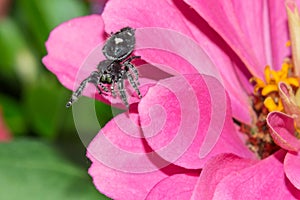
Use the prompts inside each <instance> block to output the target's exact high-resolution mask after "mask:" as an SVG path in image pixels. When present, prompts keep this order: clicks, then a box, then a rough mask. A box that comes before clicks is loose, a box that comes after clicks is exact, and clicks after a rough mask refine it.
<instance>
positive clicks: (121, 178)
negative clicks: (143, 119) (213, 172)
mask: <svg viewBox="0 0 300 200" xmlns="http://www.w3.org/2000/svg"><path fill="white" fill-rule="evenodd" d="M138 120H139V119H138V115H137V114H134V113H131V114H120V115H118V116H116V117H115V118H113V119H112V120H111V121H110V122H109V123H108V124H107V125H106V126H105V127H104V128H103V129H102V130H101V131H100V132H99V133H98V135H97V136H96V137H95V138H94V139H93V141H92V142H91V143H90V145H89V146H88V148H87V156H88V157H89V158H90V160H91V161H92V165H91V167H90V169H89V174H90V175H91V176H92V177H93V181H94V184H95V186H96V188H97V189H98V190H99V191H100V192H102V193H104V194H105V195H107V196H109V197H111V198H113V199H124V198H125V197H126V199H144V198H145V197H146V196H147V194H148V193H149V192H150V190H151V189H152V188H153V187H154V186H155V185H156V184H157V183H158V182H159V181H161V180H162V179H164V178H166V177H168V176H171V175H174V174H176V173H188V172H189V171H188V170H186V169H183V168H180V167H178V166H175V165H173V164H170V163H167V164H166V165H165V166H166V167H163V168H159V167H158V166H159V165H160V163H162V162H163V161H162V159H161V158H159V157H158V156H157V155H156V154H155V152H152V150H151V149H150V148H149V147H148V145H147V142H146V141H145V140H144V139H142V138H141V135H140V134H141V132H140V127H139V126H138V125H137V124H138ZM165 163H166V162H165ZM167 165H168V166H167Z"/></svg>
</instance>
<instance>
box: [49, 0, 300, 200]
mask: <svg viewBox="0 0 300 200" xmlns="http://www.w3.org/2000/svg"><path fill="white" fill-rule="evenodd" d="M283 13H284V14H283ZM286 19H287V18H286V15H285V7H284V1H234V0H232V1H230V2H229V1H226V3H225V2H224V1H217V0H216V1H202V0H200V1H199V0H198V1H194V0H185V1H184V2H181V1H156V2H151V1H145V0H141V1H121V0H111V1H109V2H108V3H107V4H106V7H105V9H104V12H103V14H102V15H101V16H98V15H91V16H87V17H82V18H77V19H74V20H71V21H69V22H67V23H64V24H62V25H60V26H59V27H57V28H56V29H55V30H53V31H52V33H51V35H50V36H49V40H48V41H47V44H46V46H47V50H48V55H47V56H46V57H45V58H44V59H43V62H44V64H45V65H46V67H47V68H48V69H49V70H50V71H52V72H53V73H54V74H56V75H57V77H58V79H59V80H60V82H61V83H62V84H63V85H64V86H65V87H67V88H69V89H73V86H74V84H75V83H76V84H78V80H82V79H83V78H85V77H86V76H87V75H88V73H89V72H91V71H92V70H94V67H95V66H96V64H97V62H99V61H100V60H101V59H103V57H101V56H102V55H101V52H100V51H97V49H96V52H98V53H99V54H95V55H99V58H98V57H97V56H96V57H95V58H94V59H91V60H89V61H90V62H89V63H88V64H86V62H85V63H84V66H85V68H83V69H80V73H79V74H78V77H76V74H77V72H78V71H79V68H80V66H81V65H82V63H83V62H84V60H85V59H86V58H87V57H88V56H89V54H90V53H91V52H92V50H94V49H95V47H97V45H99V44H101V43H103V42H104V41H105V34H104V32H106V33H111V32H115V31H117V30H119V29H120V28H122V27H124V26H131V27H134V28H137V41H140V42H142V43H143V44H146V43H147V42H149V41H147V40H145V38H141V36H144V35H142V34H140V35H139V33H141V32H142V30H143V29H139V28H143V27H157V28H168V29H171V30H174V31H177V32H180V33H182V34H184V35H186V36H188V37H189V38H192V39H193V40H194V41H196V43H197V44H198V45H199V46H201V47H202V48H203V49H204V50H205V52H206V53H207V55H208V56H209V58H210V59H211V60H212V61H213V64H214V65H215V66H216V67H217V68H218V70H219V71H220V73H221V75H222V78H223V81H224V86H225V88H226V91H227V92H228V93H229V96H230V101H229V99H228V97H227V95H225V98H223V97H224V95H222V89H223V88H222V86H221V85H220V82H219V81H218V80H217V79H216V77H210V76H207V75H205V74H204V75H203V76H199V75H197V70H196V69H195V68H194V67H193V66H191V64H189V63H187V62H186V61H185V60H184V59H182V58H180V57H178V56H177V55H172V54H171V53H168V52H163V51H159V50H157V49H155V50H153V51H151V50H147V49H146V50H145V49H139V48H138V47H137V48H136V50H135V54H137V55H141V56H142V59H143V60H145V61H146V62H148V63H150V64H161V65H166V66H170V67H171V68H172V70H175V71H176V72H177V73H179V74H181V76H174V77H170V76H169V77H167V78H164V79H161V80H159V81H158V82H153V81H149V80H147V79H144V78H143V76H142V77H141V79H140V80H141V86H140V90H141V92H142V94H143V98H142V100H141V101H140V102H139V103H138V104H137V102H138V98H137V97H136V96H135V95H134V94H131V96H130V100H129V102H130V103H131V108H130V111H129V112H128V113H124V114H120V115H118V116H116V117H115V118H114V119H112V120H111V121H110V122H109V123H108V124H107V125H106V126H105V127H104V128H103V129H101V131H100V132H99V134H98V135H97V136H96V137H95V138H94V139H93V141H92V142H91V144H90V145H89V147H88V153H87V156H88V157H89V158H90V160H91V161H92V166H91V168H90V169H89V173H90V174H91V176H92V177H93V180H94V184H95V186H96V187H97V189H98V190H99V191H100V192H102V193H104V194H106V195H107V196H109V197H112V198H114V199H145V198H148V199H161V198H165V199H169V198H174V197H177V198H179V199H187V198H191V197H192V198H194V199H212V198H215V199H259V198H263V197H264V198H267V199H276V198H279V199H297V198H300V191H299V190H298V189H299V185H298V184H299V179H298V178H297V177H299V176H298V174H299V173H298V171H297V166H299V157H298V156H297V155H295V154H292V153H287V154H286V151H283V150H280V151H278V152H276V153H275V154H272V155H271V156H269V157H267V158H265V159H263V160H258V159H255V158H254V154H251V153H250V152H249V150H248V149H247V147H246V145H245V144H244V143H245V139H240V137H239V136H240V135H239V134H238V133H237V131H236V130H235V127H234V124H233V122H232V120H231V118H232V116H233V117H234V118H236V119H237V120H238V121H239V124H251V122H252V120H253V116H254V115H256V114H255V113H254V111H253V109H252V106H251V104H250V103H249V94H251V93H253V87H252V85H251V84H250V83H249V82H248V80H249V78H251V77H252V76H255V77H261V78H262V77H263V76H264V68H265V66H267V65H271V66H272V67H273V69H280V67H281V64H282V61H283V59H284V58H286V57H287V56H289V54H290V50H289V48H286V47H285V46H284V45H285V43H286V41H288V31H287V24H286V23H287V22H286ZM139 30H140V31H141V32H139ZM146 33H147V32H146ZM143 39H144V40H143ZM167 39H169V38H159V37H158V38H156V41H150V42H149V44H151V43H152V42H154V43H155V42H157V43H161V44H162V45H167V41H168V40H167ZM170 40H171V39H170ZM173 42H174V43H175V42H176V41H173ZM137 46H138V42H137ZM176 47H177V46H176ZM177 48H179V47H177ZM181 48H182V49H183V51H184V50H186V51H187V52H188V51H190V53H191V54H192V53H193V51H192V50H191V49H189V48H191V47H190V46H189V45H186V46H184V45H183V46H181ZM185 48H186V49H185ZM199 57H200V58H199V60H202V61H203V63H209V61H208V60H209V59H207V58H206V57H205V56H203V55H199ZM203 67H205V66H203ZM151 69H152V68H151ZM139 70H140V71H141V72H142V71H143V66H142V67H140V68H139ZM144 70H145V69H144ZM146 70H147V69H146ZM266 71H267V72H268V70H265V72H266ZM148 73H149V72H148ZM142 75H143V74H142ZM145 77H146V76H145ZM255 80H256V81H257V82H258V81H259V79H258V78H256V79H255ZM261 87H264V86H260V85H258V86H257V88H258V89H261ZM211 88H213V90H212V89H211ZM84 95H86V96H89V97H94V96H95V90H94V88H93V87H92V86H91V87H87V89H86V90H85V93H84ZM218 98H219V101H216V100H217V99H218ZM96 99H98V100H101V101H104V102H106V103H109V102H110V103H113V104H116V103H119V102H120V101H119V100H118V99H113V98H111V96H109V95H108V96H99V95H96ZM187 102H188V103H187ZM181 103H183V104H181ZM224 103H225V105H230V104H231V107H232V113H231V109H230V106H220V105H224ZM268 105H269V104H268ZM184 106H186V107H184ZM215 106H216V107H217V109H214V108H215ZM218 106H220V107H218ZM150 108H151V109H150ZM182 108H185V109H182ZM219 108H225V109H224V110H221V109H219ZM195 113H196V114H197V113H198V115H195ZM199 113H200V115H199ZM224 113H225V114H224ZM212 116H213V117H212ZM215 116H219V118H218V117H217V118H215ZM276 120H277V121H278V119H276ZM218 121H222V122H224V126H223V127H222V128H221V129H220V130H219V132H220V137H219V138H218V137H213V138H212V139H213V140H212V141H211V142H212V143H213V144H211V145H208V147H210V148H212V147H213V148H212V149H211V151H208V152H206V153H205V156H201V155H202V154H201V145H203V144H207V143H206V142H207V140H206V136H207V134H206V133H207V131H209V130H210V123H215V122H218ZM222 124H223V123H222ZM277 124H280V123H279V122H277ZM287 132H288V131H285V132H284V133H287ZM180 133H183V134H186V135H183V136H186V138H187V139H186V138H185V137H180V136H181V135H180ZM208 133H210V132H208ZM177 134H178V135H179V136H178V135H177ZM208 135H209V134H208ZM286 135H287V134H286ZM175 136H176V137H175ZM216 136H218V135H216ZM272 136H274V134H273V135H272ZM176 138H181V139H182V140H180V141H179V142H182V145H175V147H177V148H169V147H168V145H169V144H172V142H174V141H175V143H176V142H178V140H176ZM190 139H191V140H190ZM214 139H218V140H217V143H216V144H215V145H214V142H215V140H214ZM263 139H265V138H263ZM274 140H275V141H276V139H274ZM282 143H284V142H282ZM111 144H113V145H111ZM277 144H278V143H277ZM297 144H298V143H297ZM165 146H167V147H168V148H167V149H168V150H170V149H171V150H172V151H164V147H165ZM181 146H183V147H185V146H187V148H186V149H181ZM115 147H118V148H115ZM183 150H184V151H183ZM199 152H200V156H199ZM145 155H146V156H145ZM174 155H175V157H174ZM292 156H294V157H293V159H291V157H292ZM287 160H288V161H287ZM296 161H298V162H296ZM283 162H284V163H285V162H289V164H285V165H284V164H283ZM170 163H171V164H170ZM169 164H170V165H169ZM286 166H291V167H289V168H286ZM298 169H299V168H298ZM201 170H202V171H201ZM288 171H289V172H288ZM200 172H201V173H200ZM285 176H287V177H288V179H286V177H285ZM297 188H298V189H297Z"/></svg>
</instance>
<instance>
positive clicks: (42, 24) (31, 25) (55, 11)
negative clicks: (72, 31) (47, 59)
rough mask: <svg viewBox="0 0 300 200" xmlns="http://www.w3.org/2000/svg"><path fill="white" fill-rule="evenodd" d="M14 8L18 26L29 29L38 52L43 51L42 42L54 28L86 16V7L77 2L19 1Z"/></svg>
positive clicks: (52, 0) (55, 0)
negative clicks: (18, 22) (18, 21)
mask: <svg viewBox="0 0 300 200" xmlns="http://www.w3.org/2000/svg"><path fill="white" fill-rule="evenodd" d="M16 7H17V8H16V10H17V12H16V13H15V14H16V16H17V18H18V19H19V20H20V24H21V25H23V26H25V27H26V28H27V29H29V30H28V32H29V35H28V36H29V37H30V39H32V38H33V39H36V42H37V43H36V45H37V46H38V48H39V49H40V50H44V42H45V41H46V39H47V37H48V34H49V32H50V31H51V30H52V29H53V28H54V27H55V26H57V25H59V24H60V23H62V22H64V21H67V20H69V19H72V18H74V17H78V16H83V15H86V14H88V9H87V6H86V5H85V4H84V2H83V1H78V0H43V1H41V0H20V1H16Z"/></svg>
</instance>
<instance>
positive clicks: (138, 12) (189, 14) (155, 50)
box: [103, 0, 251, 123]
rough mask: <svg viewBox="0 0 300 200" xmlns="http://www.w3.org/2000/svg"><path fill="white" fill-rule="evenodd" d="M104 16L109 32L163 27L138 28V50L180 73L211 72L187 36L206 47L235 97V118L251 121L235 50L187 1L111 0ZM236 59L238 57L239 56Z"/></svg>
mask: <svg viewBox="0 0 300 200" xmlns="http://www.w3.org/2000/svg"><path fill="white" fill-rule="evenodd" d="M162 8H163V9H162ZM119 10H122V12H119ZM103 19H104V22H105V29H106V31H107V32H111V31H116V30H118V29H120V28H121V27H124V26H132V27H135V28H144V29H145V27H153V29H155V30H160V31H161V32H159V33H160V34H159V35H158V33H157V32H154V31H153V30H152V29H150V30H149V29H147V28H146V29H145V30H137V33H136V36H137V48H136V51H135V52H136V54H138V55H141V56H142V58H143V59H144V60H146V61H147V62H149V63H151V64H154V65H155V64H159V65H162V66H165V67H164V69H166V67H168V68H171V69H173V70H175V71H176V72H177V73H180V74H194V73H204V74H207V71H209V70H210V69H211V67H210V65H211V64H209V65H206V64H204V63H207V61H206V60H207V58H206V57H207V56H206V55H205V56H203V53H199V51H198V50H196V51H195V50H194V49H195V47H194V46H192V45H189V44H191V42H190V41H187V38H189V39H193V40H195V41H197V42H198V46H197V48H198V49H199V48H203V49H204V50H205V53H207V54H208V57H209V58H210V59H211V60H212V61H213V64H214V65H215V66H216V67H217V68H218V70H219V71H220V72H221V75H222V77H223V79H224V84H225V87H226V89H227V90H228V91H229V93H230V96H231V97H232V99H233V101H232V105H233V114H234V117H236V118H238V119H239V120H241V121H243V122H245V123H250V122H251V119H250V114H249V113H250V112H249V103H248V101H247V94H246V93H245V92H244V90H243V88H242V87H241V85H240V83H239V80H238V79H237V77H236V74H235V72H234V69H233V65H232V63H233V61H232V58H231V57H234V56H235V55H234V54H233V53H230V55H228V51H227V50H228V49H229V51H230V52H231V50H230V48H229V47H228V45H227V44H226V43H225V42H224V41H223V40H222V39H221V38H220V36H219V35H218V34H217V33H216V32H215V31H214V30H213V29H211V28H210V27H209V26H208V25H207V23H206V22H205V21H204V20H203V19H202V18H200V17H199V15H198V14H197V13H196V12H195V11H194V10H192V9H191V8H190V7H189V6H187V5H186V4H185V3H183V2H180V1H159V2H152V1H145V0H142V1H138V2H132V1H126V0H125V1H120V0H111V1H109V2H108V3H107V6H106V7H105V10H104V13H103ZM161 19H164V20H161ZM159 28H168V30H174V31H178V32H179V33H182V34H184V35H185V36H187V38H182V37H181V38H179V36H177V38H174V37H170V35H171V34H172V36H174V34H173V33H171V32H168V31H164V33H163V30H164V29H159ZM149 31H150V32H149ZM149 47H150V48H151V49H149ZM145 48H147V49H145ZM161 50H166V51H161ZM189 58H190V60H191V59H192V61H196V62H197V60H199V61H201V62H200V63H196V64H195V62H186V61H189ZM234 59H238V58H236V56H235V58H234ZM209 62H211V61H209ZM197 66H198V67H201V69H199V68H197ZM214 68H215V67H214ZM217 68H216V69H217ZM218 70H217V72H214V73H215V74H214V76H218V77H220V75H219V72H218ZM207 75H212V74H211V73H210V74H207ZM248 85H249V83H248Z"/></svg>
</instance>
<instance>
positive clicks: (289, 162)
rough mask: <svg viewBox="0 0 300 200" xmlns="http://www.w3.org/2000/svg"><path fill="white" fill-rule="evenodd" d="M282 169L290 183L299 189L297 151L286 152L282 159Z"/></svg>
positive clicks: (299, 177)
mask: <svg viewBox="0 0 300 200" xmlns="http://www.w3.org/2000/svg"><path fill="white" fill-rule="evenodd" d="M284 171H285V174H286V176H287V177H288V179H289V180H290V181H291V183H292V184H293V185H294V186H295V187H296V188H298V189H299V190H300V155H299V152H298V153H297V154H296V153H295V154H294V153H287V154H286V156H285V159H284Z"/></svg>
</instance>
